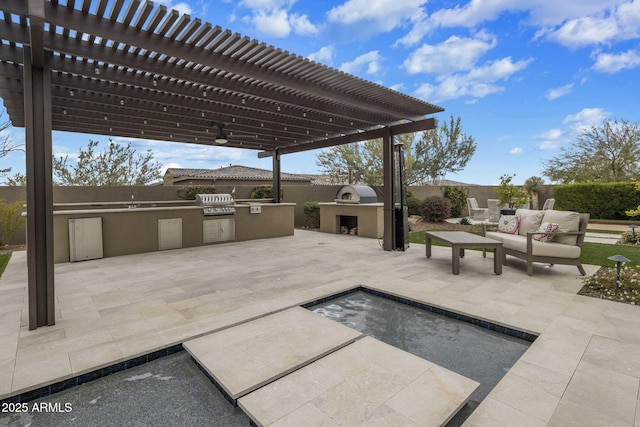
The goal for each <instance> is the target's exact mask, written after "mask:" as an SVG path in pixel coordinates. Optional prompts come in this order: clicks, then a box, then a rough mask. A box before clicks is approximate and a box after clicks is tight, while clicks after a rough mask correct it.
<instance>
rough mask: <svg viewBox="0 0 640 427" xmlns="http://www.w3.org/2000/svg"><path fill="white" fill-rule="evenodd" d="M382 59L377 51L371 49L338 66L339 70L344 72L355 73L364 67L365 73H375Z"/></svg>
mask: <svg viewBox="0 0 640 427" xmlns="http://www.w3.org/2000/svg"><path fill="white" fill-rule="evenodd" d="M381 61H382V57H381V56H380V54H379V53H378V51H377V50H372V51H371V52H367V53H364V54H362V55H360V56H358V57H357V58H356V59H354V60H353V61H349V62H344V63H343V64H342V65H341V66H340V70H342V71H344V72H345V73H351V74H354V73H357V72H359V71H360V70H362V69H363V68H366V71H365V72H366V73H367V74H377V73H378V72H379V71H380V62H381Z"/></svg>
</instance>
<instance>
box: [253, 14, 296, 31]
mask: <svg viewBox="0 0 640 427" xmlns="http://www.w3.org/2000/svg"><path fill="white" fill-rule="evenodd" d="M251 22H253V24H254V25H255V26H256V29H257V30H258V31H260V32H261V33H263V34H267V35H269V36H271V37H287V36H288V35H289V34H290V33H291V25H290V24H289V15H288V14H287V12H286V11H285V10H282V9H278V10H273V11H264V10H257V11H255V13H254V15H253V17H252V18H251Z"/></svg>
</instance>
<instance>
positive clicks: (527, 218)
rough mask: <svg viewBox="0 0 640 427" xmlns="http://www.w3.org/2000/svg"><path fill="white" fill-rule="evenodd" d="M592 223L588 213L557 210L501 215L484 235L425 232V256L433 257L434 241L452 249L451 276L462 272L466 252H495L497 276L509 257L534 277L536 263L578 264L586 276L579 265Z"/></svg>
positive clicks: (487, 227) (484, 226) (484, 254)
mask: <svg viewBox="0 0 640 427" xmlns="http://www.w3.org/2000/svg"><path fill="white" fill-rule="evenodd" d="M588 222H589V214H586V213H578V212H571V211H558V210H553V209H549V210H532V209H518V210H516V213H515V215H501V216H500V218H499V221H498V222H497V224H490V223H484V224H483V236H477V235H475V234H472V233H467V232H461V231H433V232H426V233H425V243H426V256H427V258H430V257H431V244H432V242H433V241H434V240H435V241H439V242H441V243H444V244H445V245H447V246H451V257H452V263H451V264H452V266H451V268H452V273H453V274H459V273H460V258H463V257H464V249H467V248H476V249H482V252H483V256H486V250H487V249H493V251H494V273H495V274H502V265H506V264H507V255H510V256H513V257H516V258H519V259H522V260H524V261H525V262H526V264H527V274H528V275H529V276H531V275H533V263H534V262H539V263H548V264H551V265H553V264H566V265H575V266H576V267H578V271H579V272H580V274H582V275H583V276H584V275H585V274H586V273H585V270H584V268H583V267H582V264H581V263H580V253H581V250H582V243H583V242H584V236H585V233H586V230H587V224H588Z"/></svg>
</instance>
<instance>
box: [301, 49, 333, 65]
mask: <svg viewBox="0 0 640 427" xmlns="http://www.w3.org/2000/svg"><path fill="white" fill-rule="evenodd" d="M333 51H334V46H333V45H329V46H323V47H321V48H320V50H319V51H317V52H314V53H311V54H309V56H307V58H309V59H310V60H311V61H316V62H320V63H323V64H327V65H331V63H332V62H333Z"/></svg>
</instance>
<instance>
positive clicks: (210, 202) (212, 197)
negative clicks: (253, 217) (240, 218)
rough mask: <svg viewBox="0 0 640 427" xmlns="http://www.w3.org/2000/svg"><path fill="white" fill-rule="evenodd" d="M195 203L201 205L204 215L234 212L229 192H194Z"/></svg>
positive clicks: (230, 213) (233, 203)
mask: <svg viewBox="0 0 640 427" xmlns="http://www.w3.org/2000/svg"><path fill="white" fill-rule="evenodd" d="M196 205H198V206H202V212H203V213H204V215H205V216H211V215H233V214H234V213H235V212H236V207H235V201H234V200H233V196H232V195H231V194H196Z"/></svg>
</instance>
